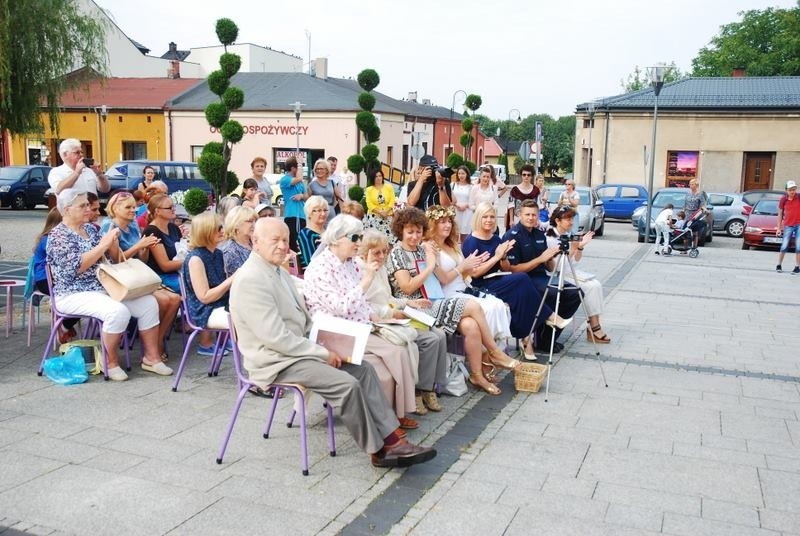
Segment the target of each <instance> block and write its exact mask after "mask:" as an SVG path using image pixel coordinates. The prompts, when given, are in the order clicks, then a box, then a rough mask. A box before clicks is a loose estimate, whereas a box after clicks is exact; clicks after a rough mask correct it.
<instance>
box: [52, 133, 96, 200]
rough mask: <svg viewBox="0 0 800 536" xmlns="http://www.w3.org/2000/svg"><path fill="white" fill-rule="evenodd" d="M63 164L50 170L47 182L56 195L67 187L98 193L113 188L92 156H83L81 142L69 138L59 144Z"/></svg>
mask: <svg viewBox="0 0 800 536" xmlns="http://www.w3.org/2000/svg"><path fill="white" fill-rule="evenodd" d="M58 154H59V155H61V159H62V160H63V161H64V163H63V164H61V165H60V166H58V167H57V168H53V169H52V170H50V174H49V175H48V176H47V182H49V183H50V187H51V188H52V189H53V190H55V193H56V195H57V194H59V193H61V191H62V190H64V189H66V188H72V189H74V190H77V191H79V192H88V193H93V194H95V195H97V192H98V190H99V191H100V192H103V193H106V192H108V191H109V190H110V189H111V183H110V182H108V177H106V175H105V173H103V172H102V171H101V170H100V166H98V165H96V164H95V163H94V160H93V159H92V158H83V149H81V142H80V141H79V140H76V139H75V138H67V139H66V140H64V141H62V142H61V145H59V146H58Z"/></svg>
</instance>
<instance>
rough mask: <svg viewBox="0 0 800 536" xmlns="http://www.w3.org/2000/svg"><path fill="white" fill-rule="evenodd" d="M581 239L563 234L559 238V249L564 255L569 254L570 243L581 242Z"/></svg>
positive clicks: (578, 236)
mask: <svg viewBox="0 0 800 536" xmlns="http://www.w3.org/2000/svg"><path fill="white" fill-rule="evenodd" d="M580 241H581V237H580V235H576V234H572V233H570V234H562V235H559V237H558V249H559V251H561V252H563V253H569V243H570V242H580Z"/></svg>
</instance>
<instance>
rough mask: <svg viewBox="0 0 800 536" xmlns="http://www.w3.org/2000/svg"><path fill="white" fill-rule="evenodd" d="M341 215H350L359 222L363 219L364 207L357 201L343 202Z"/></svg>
mask: <svg viewBox="0 0 800 536" xmlns="http://www.w3.org/2000/svg"><path fill="white" fill-rule="evenodd" d="M342 214H350V215H351V216H353V217H354V218H358V219H359V220H363V219H364V206H363V205H362V204H361V203H359V202H358V201H345V202H344V203H343V204H342Z"/></svg>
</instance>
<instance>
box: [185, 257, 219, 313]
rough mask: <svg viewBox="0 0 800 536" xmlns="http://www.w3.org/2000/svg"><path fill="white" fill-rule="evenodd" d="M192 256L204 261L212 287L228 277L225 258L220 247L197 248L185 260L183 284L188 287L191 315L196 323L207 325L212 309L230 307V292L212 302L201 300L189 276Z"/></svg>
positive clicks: (187, 302)
mask: <svg viewBox="0 0 800 536" xmlns="http://www.w3.org/2000/svg"><path fill="white" fill-rule="evenodd" d="M192 257H197V258H199V259H200V260H201V261H202V262H203V265H204V266H205V269H206V278H207V279H208V286H209V287H210V288H214V287H216V286H217V285H220V284H222V282H223V281H225V278H226V277H227V276H226V275H225V260H224V258H223V255H222V251H221V250H220V249H219V248H217V249H215V250H214V251H209V250H207V249H206V248H195V249H193V250H191V251H190V252H189V253H188V255H186V259H185V260H184V261H183V284H184V286H185V287H186V304H187V305H188V306H189V317H190V318H191V319H192V322H194V323H195V324H196V325H198V326H201V327H206V325H207V324H208V317H210V316H211V311H213V310H214V309H216V308H217V307H224V308H225V309H227V308H228V297H229V296H230V293H229V292H228V293H225V295H224V296H223V297H222V298H220V299H218V300H217V301H215V302H212V303H203V302H201V301H200V300H199V299H198V297H197V294H195V293H194V287H192V282H191V280H190V278H189V260H190V259H192Z"/></svg>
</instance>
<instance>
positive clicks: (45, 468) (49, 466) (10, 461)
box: [0, 449, 65, 517]
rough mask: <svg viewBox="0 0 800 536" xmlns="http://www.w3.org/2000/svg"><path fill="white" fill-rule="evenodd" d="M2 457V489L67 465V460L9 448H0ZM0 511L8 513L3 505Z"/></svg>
mask: <svg viewBox="0 0 800 536" xmlns="http://www.w3.org/2000/svg"><path fill="white" fill-rule="evenodd" d="M0 459H2V460H3V463H0V491H6V490H10V489H12V488H14V487H15V486H19V485H20V484H23V483H25V482H28V481H30V480H33V479H35V478H37V477H39V476H41V475H45V474H47V473H49V472H51V471H55V470H56V469H58V468H59V467H63V466H64V465H65V462H63V461H59V460H54V459H53V458H43V457H41V456H36V455H33V454H28V453H24V452H19V451H13V450H8V449H3V450H0ZM0 505H2V500H0ZM0 512H3V513H4V514H6V515H7V512H6V511H5V510H4V509H3V508H2V507H1V506H0ZM9 517H11V516H9Z"/></svg>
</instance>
